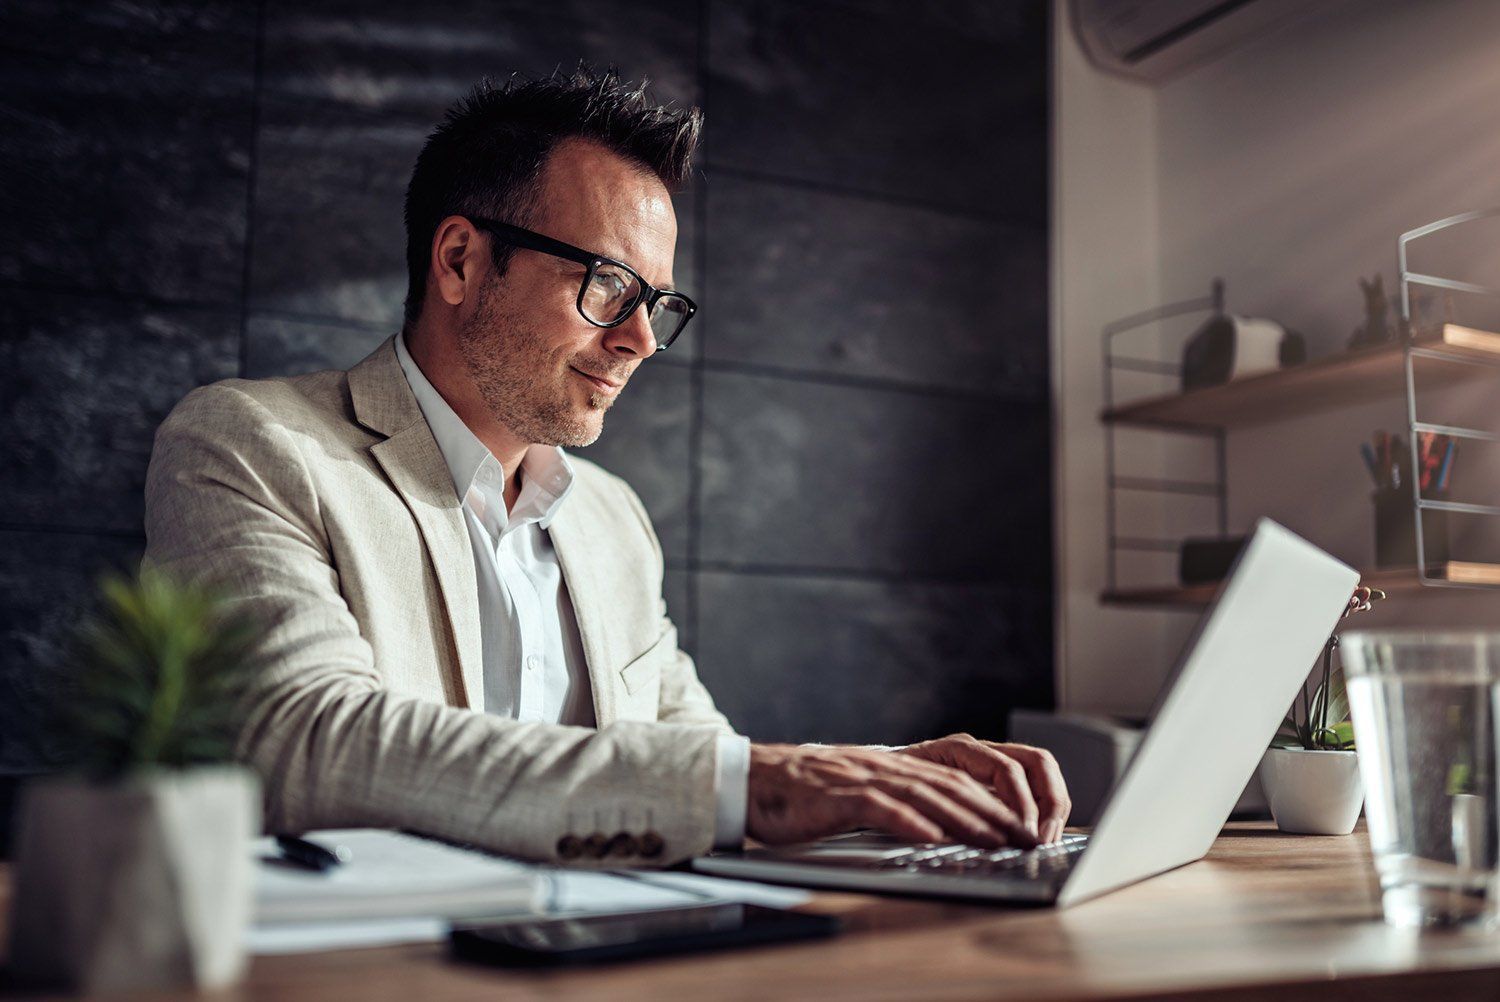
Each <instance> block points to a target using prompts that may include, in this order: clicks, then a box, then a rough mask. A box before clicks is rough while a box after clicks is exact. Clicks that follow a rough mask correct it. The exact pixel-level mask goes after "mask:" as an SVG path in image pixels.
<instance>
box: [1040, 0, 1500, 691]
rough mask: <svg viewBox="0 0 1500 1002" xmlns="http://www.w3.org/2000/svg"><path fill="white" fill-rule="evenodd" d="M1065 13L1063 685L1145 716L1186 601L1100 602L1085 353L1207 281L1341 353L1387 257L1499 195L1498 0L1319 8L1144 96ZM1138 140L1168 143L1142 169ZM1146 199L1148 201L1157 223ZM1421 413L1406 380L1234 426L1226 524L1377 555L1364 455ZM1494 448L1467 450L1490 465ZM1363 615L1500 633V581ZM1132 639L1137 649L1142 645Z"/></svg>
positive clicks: (1492, 250) (1170, 456) (1466, 267)
mask: <svg viewBox="0 0 1500 1002" xmlns="http://www.w3.org/2000/svg"><path fill="white" fill-rule="evenodd" d="M1064 14H1065V11H1064V10H1063V9H1062V6H1061V5H1060V7H1059V9H1058V11H1057V16H1058V18H1059V20H1060V23H1059V28H1058V33H1057V34H1058V37H1057V50H1058V51H1057V60H1056V66H1055V70H1054V74H1055V80H1056V85H1057V89H1056V94H1055V97H1054V109H1055V115H1056V118H1055V126H1054V127H1055V129H1056V131H1057V135H1058V138H1057V140H1056V154H1057V158H1056V160H1055V162H1054V172H1055V178H1056V180H1057V185H1056V188H1057V190H1056V192H1055V194H1054V199H1055V204H1056V209H1057V218H1055V219H1054V224H1053V225H1054V242H1055V247H1054V260H1055V261H1056V274H1055V276H1054V295H1055V298H1056V310H1055V314H1054V338H1055V342H1056V355H1057V363H1056V365H1057V379H1058V397H1057V401H1058V408H1059V415H1060V422H1059V429H1060V445H1059V469H1060V478H1061V482H1060V484H1059V492H1058V498H1059V503H1060V508H1061V510H1060V513H1059V534H1060V542H1059V567H1060V569H1061V573H1060V575H1059V577H1060V585H1059V587H1060V600H1059V605H1060V608H1061V610H1062V611H1061V622H1060V624H1059V626H1060V629H1059V633H1060V636H1061V637H1062V642H1061V644H1060V657H1059V667H1058V671H1059V686H1058V689H1059V693H1060V694H1061V695H1062V697H1063V700H1064V701H1065V705H1067V706H1068V707H1070V708H1094V707H1100V708H1109V709H1115V710H1123V711H1127V712H1128V711H1131V710H1139V709H1144V708H1145V707H1146V706H1148V705H1149V704H1150V701H1151V697H1152V695H1153V694H1154V691H1155V688H1156V685H1157V684H1158V683H1159V681H1160V678H1161V669H1162V668H1164V667H1165V666H1164V665H1163V666H1160V667H1158V665H1156V664H1150V663H1147V664H1143V663H1142V659H1143V658H1144V659H1146V660H1147V661H1149V659H1150V657H1152V656H1153V653H1154V654H1155V655H1160V654H1162V653H1164V654H1165V659H1167V660H1169V659H1170V655H1171V653H1173V652H1175V649H1176V647H1177V645H1178V644H1180V642H1181V639H1182V637H1183V636H1184V635H1185V631H1186V629H1187V628H1188V627H1189V626H1190V625H1191V617H1189V616H1177V615H1166V616H1163V615H1159V614H1150V613H1139V612H1119V611H1101V610H1100V609H1099V607H1098V605H1097V602H1095V603H1094V604H1093V605H1092V606H1090V604H1089V596H1090V594H1091V593H1093V594H1097V591H1098V588H1099V585H1100V583H1101V581H1102V575H1101V573H1100V565H1099V560H1100V559H1101V556H1100V554H1099V553H1098V552H1097V551H1098V550H1099V549H1102V545H1103V544H1102V530H1101V529H1098V528H1094V526H1095V521H1096V519H1098V518H1099V512H1100V509H1101V506H1102V503H1103V500H1102V499H1103V480H1102V460H1100V459H1098V458H1097V457H1098V456H1099V449H1100V442H1101V441H1102V433H1101V432H1100V431H1099V430H1098V427H1097V421H1094V422H1093V424H1092V425H1090V423H1089V420H1088V419H1089V418H1090V417H1092V416H1093V412H1095V411H1096V410H1097V403H1098V390H1097V388H1095V384H1097V378H1095V377H1092V376H1088V375H1086V374H1085V372H1084V371H1083V370H1085V369H1087V367H1088V366H1089V364H1090V361H1089V360H1090V358H1092V359H1093V362H1092V364H1093V366H1094V370H1095V373H1097V367H1098V359H1097V356H1098V352H1099V348H1098V327H1099V325H1100V324H1102V323H1103V322H1104V321H1105V320H1107V319H1110V318H1113V317H1117V316H1120V315H1123V314H1127V313H1130V312H1133V311H1136V310H1139V309H1142V308H1145V307H1148V306H1150V305H1153V304H1154V303H1156V302H1160V301H1169V300H1174V299H1181V298H1187V297H1191V296H1197V295H1201V294H1202V293H1203V292H1204V290H1206V289H1207V287H1208V284H1209V282H1210V280H1211V279H1212V278H1213V277H1214V276H1216V275H1219V276H1223V277H1224V278H1225V279H1226V281H1227V284H1228V292H1229V297H1228V298H1229V306H1230V308H1231V310H1232V311H1234V312H1239V313H1247V314H1253V315H1258V316H1271V317H1275V318H1276V319H1279V320H1281V321H1282V322H1284V323H1286V324H1288V325H1289V326H1291V327H1293V328H1295V329H1298V330H1300V331H1302V332H1303V333H1304V334H1305V335H1306V336H1307V338H1308V341H1309V345H1310V347H1311V349H1312V350H1313V352H1314V353H1315V354H1321V353H1326V352H1330V351H1336V350H1341V349H1342V348H1343V346H1344V343H1345V341H1346V340H1347V338H1348V336H1349V333H1350V332H1351V331H1352V330H1353V328H1354V327H1356V326H1357V325H1358V324H1359V323H1360V322H1361V320H1362V303H1361V297H1360V294H1359V290H1358V287H1357V284H1356V279H1357V278H1358V277H1359V276H1365V277H1368V276H1370V275H1373V274H1375V273H1377V272H1380V273H1383V274H1384V276H1385V282H1386V286H1387V289H1388V290H1389V291H1391V292H1394V279H1395V274H1394V272H1395V254H1396V237H1397V235H1398V234H1399V233H1401V232H1402V231H1403V230H1406V229H1409V228H1411V227H1414V226H1417V225H1420V224H1422V223H1426V222H1429V221H1431V220H1434V219H1437V218H1440V217H1442V216H1446V215H1449V214H1452V213H1455V212H1461V211H1465V210H1468V209H1474V208H1481V207H1486V206H1494V205H1500V3H1495V2H1493V0H1426V2H1423V3H1420V4H1418V3H1411V2H1409V0H1329V2H1318V3H1314V4H1311V5H1309V8H1308V11H1307V13H1305V14H1304V15H1303V16H1301V17H1299V18H1298V19H1297V20H1295V21H1293V22H1290V23H1289V24H1287V25H1286V26H1284V27H1283V28H1281V29H1280V30H1278V31H1276V32H1274V33H1272V34H1268V35H1266V36H1263V37H1261V38H1259V39H1256V40H1254V41H1252V42H1251V43H1250V44H1247V45H1244V46H1242V47H1240V48H1237V49H1235V50H1233V51H1232V52H1231V53H1229V54H1228V55H1227V56H1224V57H1222V58H1220V59H1218V60H1217V61H1215V62H1213V63H1210V64H1208V65H1206V66H1203V67H1201V68H1199V69H1197V70H1196V71H1194V72H1192V73H1190V74H1188V75H1186V76H1183V77H1180V78H1177V79H1175V80H1172V81H1171V82H1169V83H1167V84H1165V85H1164V86H1161V87H1159V88H1155V89H1149V90H1148V89H1146V88H1144V87H1137V86H1135V85H1133V84H1129V83H1121V82H1118V81H1115V80H1113V79H1110V78H1108V77H1106V76H1104V75H1102V74H1100V73H1098V72H1097V71H1095V70H1093V69H1092V68H1091V67H1088V66H1087V65H1085V64H1083V62H1082V57H1081V56H1080V55H1079V54H1078V53H1077V50H1076V47H1075V46H1074V44H1073V41H1072V38H1071V34H1070V32H1069V31H1068V30H1067V29H1066V26H1065V24H1063V23H1061V18H1062V17H1063V16H1064ZM1111 99H1112V100H1113V101H1114V104H1111ZM1101 119H1104V120H1106V121H1103V122H1101ZM1101 127H1102V128H1103V129H1104V134H1105V135H1106V136H1108V137H1109V138H1108V142H1109V143H1110V144H1112V154H1114V155H1112V156H1111V158H1110V163H1109V164H1108V166H1107V169H1105V168H1103V167H1102V165H1101V164H1099V163H1098V162H1097V159H1096V158H1094V157H1091V155H1090V152H1091V151H1090V145H1091V143H1092V142H1093V140H1091V139H1090V138H1089V135H1090V130H1091V129H1096V128H1101ZM1125 129H1130V130H1137V131H1136V132H1135V138H1134V139H1133V140H1132V139H1127V138H1124V137H1122V136H1120V135H1119V133H1120V132H1121V131H1123V130H1125ZM1141 144H1146V145H1148V146H1149V157H1150V159H1151V163H1150V164H1149V166H1148V168H1147V169H1145V170H1144V171H1143V170H1142V168H1141V166H1140V162H1139V159H1140V156H1141V150H1140V148H1139V147H1140V145H1141ZM1122 153H1123V156H1121V155H1120V154H1122ZM1080 175H1081V177H1080ZM1146 206H1149V207H1150V208H1149V210H1148V211H1147V214H1148V215H1149V216H1150V218H1149V219H1145V220H1141V219H1139V218H1138V217H1139V215H1140V214H1141V211H1142V209H1143V207H1146ZM1091 211H1092V212H1096V213H1097V216H1096V217H1095V218H1096V219H1097V220H1101V221H1103V222H1104V223H1106V224H1108V225H1113V224H1122V225H1123V224H1125V223H1128V222H1130V221H1131V220H1132V219H1134V220H1135V222H1136V224H1137V226H1138V232H1137V235H1136V244H1137V246H1138V247H1139V248H1140V250H1139V251H1138V252H1133V253H1132V252H1127V253H1126V254H1125V255H1124V256H1123V259H1122V258H1121V256H1120V254H1119V248H1118V247H1117V246H1110V245H1106V244H1101V243H1100V242H1099V241H1096V240H1090V239H1088V238H1087V237H1086V236H1085V232H1086V229H1087V227H1086V225H1085V224H1084V223H1083V221H1081V220H1080V218H1079V215H1080V213H1088V212H1091ZM1475 236H1476V234H1474V233H1470V234H1468V235H1467V236H1466V237H1465V238H1464V239H1462V240H1459V241H1450V242H1448V243H1447V244H1446V245H1438V246H1435V247H1433V248H1432V249H1431V250H1429V251H1428V252H1427V253H1428V255H1429V257H1428V260H1432V261H1434V262H1441V266H1442V267H1447V268H1450V269H1456V270H1460V271H1462V272H1463V273H1464V274H1463V276H1462V277H1467V278H1470V279H1471V280H1476V281H1486V280H1488V281H1489V282H1490V283H1491V284H1500V225H1495V226H1493V227H1491V228H1489V229H1487V230H1484V231H1482V232H1480V233H1478V234H1477V236H1478V237H1479V239H1478V240H1477V241H1476V240H1475V239H1474V237H1475ZM1112 240H1113V243H1114V244H1119V243H1121V242H1123V240H1124V238H1123V235H1122V234H1113V237H1112ZM1143 258H1149V261H1144V260H1142V259H1143ZM1438 266H1439V265H1438V264H1434V265H1433V267H1438ZM1465 307H1466V304H1463V303H1460V310H1461V311H1462V310H1463V309H1464V308H1465ZM1492 329H1493V328H1492ZM1480 392H1484V389H1483V388H1479V389H1471V390H1470V391H1468V394H1467V396H1468V398H1469V399H1470V400H1471V401H1472V400H1474V399H1475V397H1476V394H1477V393H1480ZM1402 421H1403V408H1402V404H1401V401H1400V398H1399V397H1398V396H1394V395H1393V396H1392V397H1390V398H1389V399H1388V400H1385V401H1381V402H1377V403H1374V404H1370V405H1366V406H1362V407H1359V408H1352V409H1346V410H1344V411H1341V412H1333V413H1328V414H1324V415H1320V416H1318V417H1316V418H1313V419H1298V420H1295V421H1291V422H1284V423H1282V424H1279V425H1271V426H1265V427H1260V428H1256V429H1250V430H1242V431H1234V432H1231V433H1230V438H1229V468H1230V475H1229V482H1230V529H1231V530H1232V531H1234V530H1242V529H1243V528H1245V527H1246V526H1247V525H1248V524H1249V522H1250V521H1251V520H1252V519H1253V518H1254V517H1256V516H1258V515H1263V514H1264V515H1271V516H1272V517H1274V518H1277V519H1279V520H1281V521H1284V522H1285V523H1286V524H1287V525H1289V526H1291V527H1292V528H1293V529H1296V530H1297V531H1299V532H1302V533H1303V534H1305V535H1307V536H1308V537H1309V538H1311V539H1312V540H1314V541H1315V542H1318V543H1320V544H1321V545H1323V546H1325V547H1326V548H1328V549H1330V550H1331V551H1332V552H1334V553H1335V554H1337V555H1339V556H1341V557H1343V558H1344V559H1346V560H1348V561H1350V562H1351V563H1354V564H1356V565H1359V566H1366V567H1368V566H1370V565H1371V562H1372V556H1373V543H1372V541H1371V536H1372V532H1373V526H1372V515H1371V511H1370V504H1369V500H1368V493H1369V485H1368V480H1367V478H1366V476H1365V473H1364V471H1363V468H1362V466H1361V464H1360V461H1359V458H1358V454H1357V451H1356V450H1357V447H1358V443H1359V442H1360V441H1362V440H1364V439H1365V438H1367V437H1368V435H1369V433H1370V432H1371V431H1372V430H1373V429H1375V428H1378V427H1385V428H1388V429H1391V430H1395V429H1396V428H1398V427H1399V426H1400V424H1401V423H1402ZM1165 448H1166V452H1165V459H1164V461H1165V462H1168V463H1171V462H1182V461H1184V460H1183V457H1182V455H1181V452H1182V450H1181V449H1180V448H1179V447H1177V446H1175V445H1168V446H1166V447H1165ZM1481 452H1482V450H1478V451H1475V450H1471V451H1470V453H1469V454H1468V455H1466V456H1465V458H1466V459H1468V460H1469V461H1470V462H1471V463H1474V462H1480V461H1486V462H1487V461H1488V457H1485V456H1483V455H1481V454H1480V453H1481ZM1090 463H1096V464H1097V465H1096V467H1095V468H1094V469H1093V470H1092V471H1091V470H1090V468H1089V464H1090ZM1189 465H1191V463H1189ZM1204 472H1205V473H1207V472H1210V471H1209V470H1207V469H1205V470H1204ZM1476 500H1490V499H1488V498H1480V499H1476ZM1172 518H1175V513H1174V515H1173V516H1172V517H1170V518H1169V521H1170V520H1171V519H1172ZM1091 547H1093V548H1095V551H1096V552H1095V553H1094V554H1093V555H1092V556H1091V554H1090V552H1089V550H1090V548H1091ZM1096 617H1097V618H1096ZM1367 622H1368V623H1370V624H1372V625H1373V624H1376V623H1439V622H1440V623H1451V624H1465V625H1467V624H1481V625H1482V624H1487V625H1491V626H1496V627H1500V594H1497V593H1493V592H1485V593H1473V592H1466V593H1457V592H1451V591H1442V592H1434V593H1424V594H1423V595H1422V596H1420V597H1417V598H1410V599H1403V600H1399V601H1394V602H1391V603H1389V604H1388V605H1387V607H1386V609H1385V610H1384V611H1382V612H1381V613H1380V614H1379V615H1377V616H1372V617H1370V618H1369V619H1368V620H1367ZM1117 650H1118V651H1122V652H1127V655H1128V660H1127V662H1126V663H1124V664H1120V663H1119V662H1120V658H1119V657H1118V656H1117V654H1116V653H1115V652H1116V651H1117Z"/></svg>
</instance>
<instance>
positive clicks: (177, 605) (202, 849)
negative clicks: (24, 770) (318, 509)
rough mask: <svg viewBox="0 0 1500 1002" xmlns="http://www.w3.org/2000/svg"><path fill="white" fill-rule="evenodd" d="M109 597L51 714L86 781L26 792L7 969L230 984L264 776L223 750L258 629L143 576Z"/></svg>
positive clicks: (160, 983) (55, 782)
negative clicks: (74, 678) (73, 683)
mask: <svg viewBox="0 0 1500 1002" xmlns="http://www.w3.org/2000/svg"><path fill="white" fill-rule="evenodd" d="M101 590H102V593H103V600H104V611H103V613H102V614H101V616H100V617H99V618H97V619H95V620H93V621H91V622H89V623H87V624H85V625H84V626H83V628H82V629H80V631H79V634H78V644H79V650H80V657H79V661H80V665H79V667H80V669H81V671H80V674H79V677H78V685H77V687H76V691H74V692H73V693H72V694H70V697H69V701H68V702H67V703H66V704H65V705H62V706H59V708H58V726H59V727H61V728H62V729H64V731H65V732H66V733H67V734H68V736H69V737H70V738H71V746H72V748H73V749H74V750H75V752H76V754H77V767H78V774H77V775H68V776H57V777H51V778H48V779H45V780H39V781H34V782H33V783H31V784H28V786H27V787H26V788H25V789H24V791H23V793H22V800H21V805H20V812H19V824H18V830H17V838H16V844H15V848H16V861H15V886H14V891H13V895H12V904H13V910H12V914H11V920H10V929H11V943H10V952H9V955H10V959H11V965H12V973H13V975H14V976H15V977H16V978H17V979H18V980H19V981H21V982H22V983H23V984H27V985H34V986H38V987H47V988H61V989H64V990H68V991H82V992H108V991H128V990H142V989H157V990H160V989H174V988H197V989H212V988H219V987H223V986H225V985H228V984H231V983H233V982H234V981H236V980H238V978H239V977H240V975H241V974H242V972H243V970H244V964H245V954H244V938H245V932H246V927H247V924H248V921H249V918H250V913H251V902H252V898H251V882H252V879H253V872H252V858H251V855H250V851H249V845H250V839H251V838H252V837H253V836H254V835H255V834H257V832H258V829H259V806H260V797H259V783H258V781H257V779H256V777H255V776H254V774H253V773H251V772H250V771H248V770H247V769H244V768H242V767H240V766H236V765H233V764H231V763H230V756H231V751H232V747H233V741H234V737H235V734H236V733H237V730H238V726H239V723H240V711H241V708H242V699H243V696H244V693H245V691H246V687H247V686H248V684H249V682H250V680H251V679H252V677H253V675H254V672H255V670H256V668H257V662H256V659H255V657H254V649H255V643H256V640H257V638H258V635H259V629H258V628H257V627H256V626H255V625H254V624H252V623H250V622H248V621H247V620H245V619H243V618H242V617H240V616H238V615H237V614H234V613H232V612H231V611H230V610H229V609H228V608H227V606H226V605H225V604H224V603H223V602H222V601H221V600H219V599H218V598H217V597H215V596H214V595H213V594H212V593H209V592H205V591H202V590H199V589H195V588H191V587H188V586H186V585H181V584H178V583H175V582H173V581H172V580H171V579H169V578H167V577H166V576H164V575H163V574H161V573H159V572H155V571H152V570H149V569H146V570H142V571H141V573H140V574H139V576H138V577H136V578H135V579H126V578H121V577H111V578H107V579H105V580H104V582H103V583H102V585H101Z"/></svg>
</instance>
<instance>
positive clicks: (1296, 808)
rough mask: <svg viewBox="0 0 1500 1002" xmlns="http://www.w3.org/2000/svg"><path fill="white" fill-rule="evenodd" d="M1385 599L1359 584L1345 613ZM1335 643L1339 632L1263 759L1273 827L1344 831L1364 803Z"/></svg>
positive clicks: (1307, 832) (1298, 831)
mask: <svg viewBox="0 0 1500 1002" xmlns="http://www.w3.org/2000/svg"><path fill="white" fill-rule="evenodd" d="M1383 598H1385V592H1383V591H1380V590H1379V589H1375V588H1370V587H1367V586H1363V585H1362V586H1360V587H1359V588H1356V589H1355V590H1354V594H1353V595H1352V596H1350V598H1349V607H1348V608H1347V609H1345V610H1344V616H1346V617H1347V616H1348V615H1350V614H1351V613H1355V612H1368V611H1369V610H1370V609H1371V608H1372V607H1373V605H1374V603H1375V602H1377V601H1379V600H1381V599H1383ZM1338 643H1339V641H1338V635H1337V634H1335V635H1332V636H1330V637H1329V638H1328V643H1327V644H1325V645H1324V647H1323V660H1322V666H1323V670H1322V677H1321V678H1320V679H1319V681H1318V685H1317V688H1316V689H1314V690H1313V692H1312V694H1311V695H1310V696H1309V695H1308V692H1307V689H1306V687H1305V686H1304V687H1303V690H1302V692H1301V693H1299V698H1298V699H1297V700H1295V701H1293V703H1292V707H1291V709H1290V710H1289V711H1288V713H1287V716H1286V719H1285V720H1284V721H1282V724H1281V728H1280V729H1279V730H1277V732H1276V738H1275V740H1274V742H1273V744H1272V747H1271V748H1270V749H1268V750H1267V751H1266V754H1265V757H1264V758H1262V759H1261V763H1260V781H1261V786H1262V787H1264V789H1265V791H1266V801H1267V803H1268V804H1269V805H1270V807H1271V816H1272V817H1274V818H1275V819H1276V826H1277V827H1278V828H1280V829H1281V830H1282V831H1285V832H1293V833H1296V834H1303V835H1348V834H1349V833H1350V832H1352V831H1353V830H1354V824H1355V822H1356V821H1358V820H1359V812H1360V808H1361V806H1363V804H1364V786H1363V785H1362V784H1361V782H1360V776H1359V759H1358V757H1357V756H1356V755H1355V753H1354V724H1353V723H1352V722H1351V721H1350V716H1349V697H1348V694H1347V693H1346V692H1345V690H1344V676H1343V672H1342V671H1337V670H1335V669H1334V667H1333V652H1334V651H1335V650H1336V649H1337V648H1338ZM1299 709H1300V711H1301V712H1300V713H1299V712H1298V711H1299Z"/></svg>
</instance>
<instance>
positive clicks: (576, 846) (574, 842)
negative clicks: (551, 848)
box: [557, 834, 583, 859]
mask: <svg viewBox="0 0 1500 1002" xmlns="http://www.w3.org/2000/svg"><path fill="white" fill-rule="evenodd" d="M557 855H558V857H559V858H561V859H577V858H578V857H579V856H582V855H583V839H581V838H579V837H578V836H577V835H572V834H568V835H564V836H563V837H562V838H560V839H558V840H557Z"/></svg>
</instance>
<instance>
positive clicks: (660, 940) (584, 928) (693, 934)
mask: <svg viewBox="0 0 1500 1002" xmlns="http://www.w3.org/2000/svg"><path fill="white" fill-rule="evenodd" d="M838 930H839V920H838V919H836V918H834V917H832V916H830V915H813V914H807V913H804V912H793V911H786V910H783V909H780V908H763V907H761V906H759V905H743V904H715V905H704V906H702V907H694V908H674V909H669V910H665V911H655V912H640V913H636V914H633V915H588V916H584V917H582V918H572V919H567V918H559V919H540V920H536V921H520V922H509V923H503V924H496V925H482V924H462V925H455V926H454V927H453V931H452V933H451V935H450V941H451V942H452V944H453V953H454V955H455V956H457V957H459V958H461V959H464V960H471V961H476V962H479V963H485V964H503V965H506V966H511V967H516V966H519V967H550V966H557V965H564V964H590V963H601V962H605V961H614V960H631V959H635V958H641V957H656V956H663V955H665V954H671V953H688V952H692V951H697V950H718V949H724V948H726V947H734V946H750V945H754V944H758V943H775V942H783V941H786V940H793V939H814V938H821V937H825V936H832V935H833V934H834V933H836V932H838Z"/></svg>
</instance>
